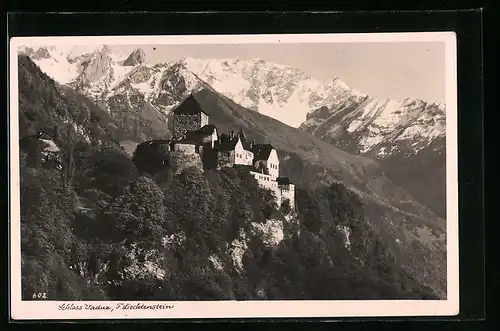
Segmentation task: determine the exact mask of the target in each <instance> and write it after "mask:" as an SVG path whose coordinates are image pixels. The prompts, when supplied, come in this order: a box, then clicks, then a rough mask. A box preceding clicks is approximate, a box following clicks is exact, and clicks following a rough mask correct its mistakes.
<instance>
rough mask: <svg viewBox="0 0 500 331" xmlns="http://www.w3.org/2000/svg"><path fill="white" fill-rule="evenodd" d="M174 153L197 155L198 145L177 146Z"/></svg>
mask: <svg viewBox="0 0 500 331" xmlns="http://www.w3.org/2000/svg"><path fill="white" fill-rule="evenodd" d="M174 151H176V152H184V153H186V154H195V153H196V145H193V144H175V145H174Z"/></svg>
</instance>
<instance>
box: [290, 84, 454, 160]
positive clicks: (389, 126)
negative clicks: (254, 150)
mask: <svg viewBox="0 0 500 331" xmlns="http://www.w3.org/2000/svg"><path fill="white" fill-rule="evenodd" d="M300 128H302V129H303V130H305V131H307V132H309V133H311V134H313V135H315V136H317V137H319V138H321V139H323V140H325V141H327V142H329V143H332V144H334V145H338V146H341V147H344V148H345V149H347V150H349V151H351V152H355V153H360V154H366V153H369V154H372V155H375V156H377V157H378V158H383V157H385V156H387V155H390V154H394V153H396V152H399V151H401V150H402V149H401V145H402V144H404V145H408V146H411V150H412V152H413V153H416V152H418V151H420V150H422V149H423V148H425V147H427V146H429V145H430V144H431V143H432V142H434V141H435V140H436V139H439V138H443V137H444V135H445V132H446V116H445V106H444V105H443V104H439V103H428V102H425V101H423V100H412V99H405V100H403V101H397V100H392V99H378V98H375V97H370V96H368V95H360V94H352V93H350V92H346V93H343V94H339V95H338V97H337V98H335V100H332V101H330V102H328V103H326V104H325V105H323V106H322V107H320V108H318V109H315V110H313V111H311V112H310V113H309V114H307V121H305V122H304V123H303V124H302V125H301V126H300Z"/></svg>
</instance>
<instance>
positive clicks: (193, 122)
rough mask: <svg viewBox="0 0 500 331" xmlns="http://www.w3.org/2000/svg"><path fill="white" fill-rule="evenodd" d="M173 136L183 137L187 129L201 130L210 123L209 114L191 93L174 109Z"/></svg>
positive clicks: (174, 137) (176, 138)
mask: <svg viewBox="0 0 500 331" xmlns="http://www.w3.org/2000/svg"><path fill="white" fill-rule="evenodd" d="M173 114H174V115H173V126H172V127H173V129H172V131H173V132H172V136H173V139H174V140H178V139H182V137H183V136H184V134H185V133H186V132H187V131H195V130H199V129H201V128H202V127H204V126H205V125H208V120H209V117H208V114H207V113H205V111H204V110H203V108H202V107H201V105H200V104H199V103H198V101H197V100H196V99H195V98H194V96H193V95H192V94H191V95H189V96H188V97H187V98H186V99H185V100H184V101H183V102H182V103H181V104H180V105H179V106H178V107H177V108H175V109H174V111H173Z"/></svg>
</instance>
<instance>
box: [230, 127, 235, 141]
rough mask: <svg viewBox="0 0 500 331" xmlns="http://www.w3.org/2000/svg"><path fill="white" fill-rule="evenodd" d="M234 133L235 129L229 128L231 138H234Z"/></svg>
mask: <svg viewBox="0 0 500 331" xmlns="http://www.w3.org/2000/svg"><path fill="white" fill-rule="evenodd" d="M233 135H234V132H233V129H230V130H229V140H233Z"/></svg>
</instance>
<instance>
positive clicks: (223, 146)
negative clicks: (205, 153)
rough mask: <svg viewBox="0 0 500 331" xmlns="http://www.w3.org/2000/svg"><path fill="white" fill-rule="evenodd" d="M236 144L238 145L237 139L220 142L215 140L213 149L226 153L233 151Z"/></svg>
mask: <svg viewBox="0 0 500 331" xmlns="http://www.w3.org/2000/svg"><path fill="white" fill-rule="evenodd" d="M228 137H229V136H228ZM237 143H238V139H237V138H234V139H232V140H229V139H220V140H217V142H216V143H215V146H214V147H215V149H216V150H217V151H221V152H228V151H233V150H234V148H235V147H236V144H237Z"/></svg>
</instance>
